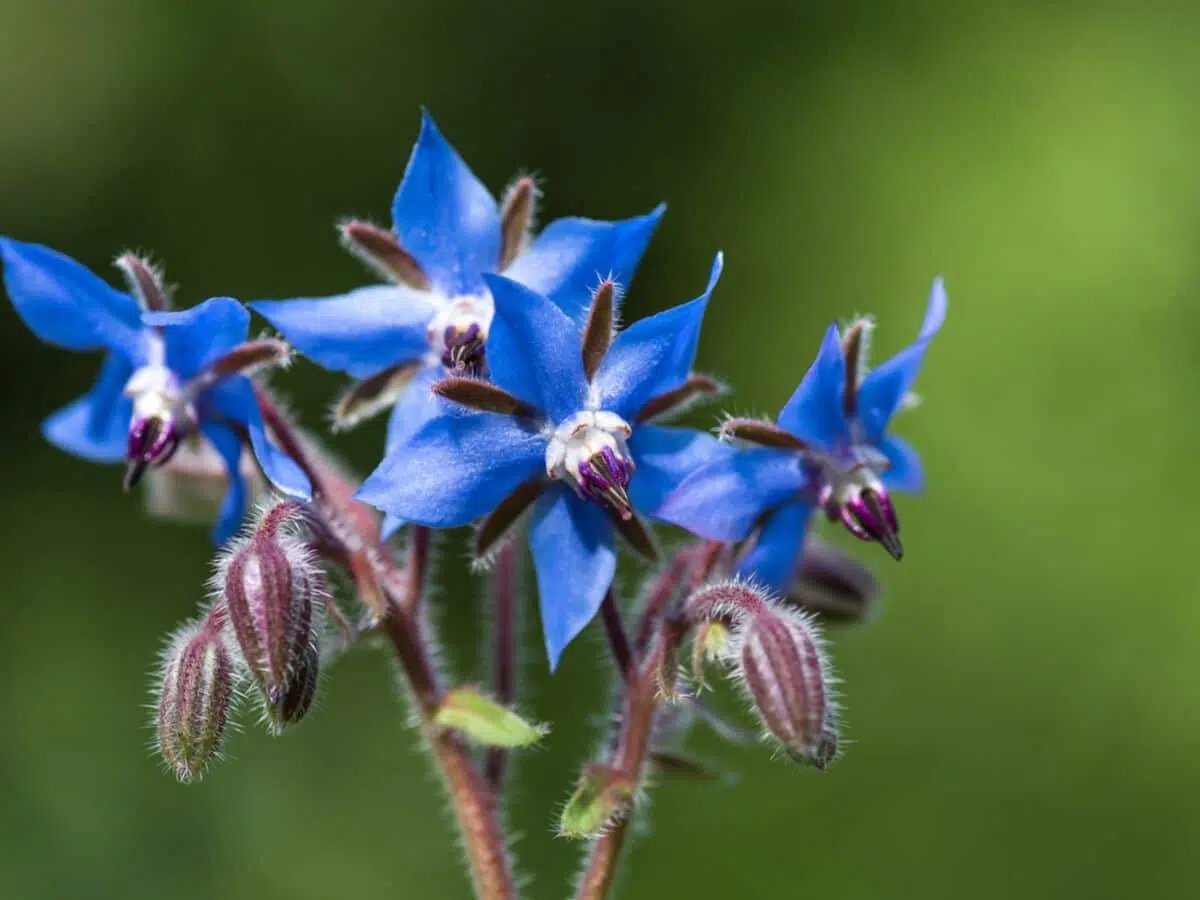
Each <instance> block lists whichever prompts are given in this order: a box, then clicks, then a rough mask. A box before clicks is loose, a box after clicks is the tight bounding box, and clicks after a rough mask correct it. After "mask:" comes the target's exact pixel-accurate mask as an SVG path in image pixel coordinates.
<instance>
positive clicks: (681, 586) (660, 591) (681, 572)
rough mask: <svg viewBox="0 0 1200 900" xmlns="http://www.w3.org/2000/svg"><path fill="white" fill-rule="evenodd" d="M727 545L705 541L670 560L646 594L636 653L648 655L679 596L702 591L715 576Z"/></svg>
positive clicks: (639, 624) (639, 621)
mask: <svg viewBox="0 0 1200 900" xmlns="http://www.w3.org/2000/svg"><path fill="white" fill-rule="evenodd" d="M724 548H725V544H723V543H721V542H720V541H705V542H704V543H703V544H699V545H693V546H690V547H685V548H684V549H683V550H680V551H679V552H678V553H676V554H675V556H674V557H673V558H672V559H671V561H670V563H668V564H667V567H666V568H665V569H664V570H663V571H662V574H661V575H659V576H658V578H657V579H655V581H654V583H653V584H652V585H651V586H650V590H649V591H648V592H647V594H646V603H645V605H644V606H643V607H642V613H641V618H640V619H639V620H638V631H637V652H638V654H639V655H641V654H643V653H645V652H646V649H647V648H648V647H649V646H650V641H651V639H652V638H653V637H654V632H655V629H656V628H657V627H658V624H659V621H660V620H661V619H662V617H663V615H665V614H666V613H667V611H668V610H669V609H670V608H671V605H672V602H673V601H675V600H676V599H678V598H679V596H680V594H681V593H683V594H690V593H691V592H692V591H694V590H696V588H698V587H700V585H702V584H703V583H704V581H705V579H707V578H708V576H709V575H711V574H712V571H713V568H714V567H715V566H716V564H717V560H718V559H720V556H721V551H722V550H723V549H724Z"/></svg>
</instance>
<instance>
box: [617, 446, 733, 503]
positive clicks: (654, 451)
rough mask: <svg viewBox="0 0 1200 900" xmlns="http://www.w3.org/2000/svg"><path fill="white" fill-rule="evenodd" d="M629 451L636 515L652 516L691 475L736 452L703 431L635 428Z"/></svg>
mask: <svg viewBox="0 0 1200 900" xmlns="http://www.w3.org/2000/svg"><path fill="white" fill-rule="evenodd" d="M629 452H630V454H631V455H632V456H633V461H634V462H635V463H636V464H637V470H636V471H635V472H634V473H633V480H632V481H631V482H630V483H629V496H630V498H631V499H632V500H633V506H634V508H635V509H636V510H637V511H638V512H640V513H643V514H644V515H647V516H654V515H657V513H658V509H659V507H660V506H662V504H663V501H664V500H666V498H667V495H668V494H670V493H671V492H672V491H673V490H675V488H677V487H678V486H679V484H680V482H682V481H683V480H684V479H685V478H687V477H688V476H689V475H690V474H691V473H693V472H695V471H696V470H697V469H700V468H702V467H703V466H705V465H707V464H710V463H716V462H718V461H719V460H722V459H725V458H727V457H729V456H732V455H733V454H734V452H735V451H734V449H733V447H732V446H730V445H729V444H726V443H722V442H721V441H718V440H717V439H716V438H715V437H713V436H712V435H711V434H707V433H705V432H703V431H694V430H693V429H690V428H667V427H664V426H661V425H638V426H636V427H635V428H634V429H633V436H632V437H631V438H630V440H629Z"/></svg>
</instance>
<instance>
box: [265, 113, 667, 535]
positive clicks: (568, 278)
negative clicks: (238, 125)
mask: <svg viewBox="0 0 1200 900" xmlns="http://www.w3.org/2000/svg"><path fill="white" fill-rule="evenodd" d="M535 200H536V191H535V189H534V186H533V182H532V181H531V180H529V179H522V180H521V181H519V182H518V183H517V185H516V186H515V188H514V190H513V191H511V192H510V195H509V197H508V198H507V200H506V202H505V204H504V206H503V209H502V208H501V207H500V206H498V205H497V203H496V201H495V199H494V198H493V197H492V195H491V193H489V192H488V190H487V188H486V187H484V185H483V184H482V183H481V182H480V181H479V179H477V178H476V177H475V175H474V173H472V172H471V170H470V169H469V168H468V167H467V165H466V163H465V162H463V160H462V159H461V157H459V155H458V154H457V153H456V152H455V150H454V148H453V147H451V146H450V144H449V143H448V142H447V141H446V139H445V138H444V137H442V134H441V132H440V131H438V128H437V126H436V125H435V124H434V122H433V119H432V118H430V116H429V115H428V114H427V113H426V114H424V115H423V119H422V123H421V133H420V136H419V137H418V139H417V143H416V146H415V147H414V148H413V152H412V156H411V157H410V159H409V161H408V167H407V169H406V170H405V172H404V178H403V180H402V181H401V182H400V188H399V190H398V191H397V193H396V198H395V201H394V203H393V206H392V218H393V222H394V232H386V231H383V230H381V229H377V228H373V227H372V226H368V225H365V224H364V223H358V222H352V223H348V224H346V225H344V226H343V237H344V238H345V240H346V243H347V244H348V246H349V248H350V249H351V250H352V251H353V252H355V253H356V254H357V255H359V256H362V257H363V258H364V259H365V260H366V261H368V262H369V263H370V264H371V265H372V267H373V268H375V269H376V270H377V271H379V272H380V273H381V274H383V275H384V276H386V277H388V278H390V279H391V280H392V281H394V282H396V283H393V284H387V285H381V286H375V287H365V288H359V289H358V290H353V291H350V292H349V293H347V294H341V295H338V296H333V297H323V298H307V299H295V300H283V301H260V302H256V303H251V304H250V306H251V307H252V308H253V309H254V310H255V311H257V312H259V313H260V314H262V315H263V316H265V317H266V319H267V320H268V321H270V322H271V324H272V325H274V326H275V327H276V328H278V329H279V331H280V332H282V333H283V335H284V336H285V337H286V338H287V339H288V341H289V342H290V343H291V344H292V345H293V346H295V347H296V349H298V350H299V351H300V352H301V353H303V354H305V355H306V356H308V357H309V358H311V359H312V360H313V361H315V362H316V363H317V364H318V365H321V366H323V367H324V368H327V369H331V370H333V371H340V372H346V373H347V374H349V375H351V376H352V377H354V378H357V379H362V382H361V384H360V385H358V386H356V388H354V389H352V394H354V396H355V402H354V403H352V404H350V405H348V406H347V407H346V409H345V415H344V416H343V417H342V420H343V424H346V425H349V424H353V423H354V422H355V421H357V420H360V419H362V418H365V417H366V416H368V415H371V414H373V413H375V412H378V411H381V410H383V409H385V408H386V407H387V406H389V405H391V404H392V403H395V404H396V407H395V409H394V411H393V413H392V417H391V420H390V423H389V432H388V440H387V446H389V447H391V446H395V445H396V444H397V443H399V442H402V441H403V440H404V438H405V437H406V436H407V435H409V434H412V433H413V432H414V431H416V430H417V429H418V428H420V427H421V425H422V424H424V422H425V421H427V420H428V419H429V418H430V417H431V416H433V415H435V414H436V412H437V409H438V403H437V401H436V398H434V397H433V396H432V395H431V394H430V391H429V387H430V385H432V384H433V382H434V381H436V380H437V379H438V378H441V377H442V376H443V375H445V374H446V372H447V371H450V372H454V371H458V372H468V373H472V374H484V373H485V372H486V368H487V360H486V357H485V356H484V348H485V344H486V340H487V336H488V331H489V328H490V325H491V321H492V300H491V297H490V296H489V293H488V285H487V281H486V278H485V276H487V275H489V274H493V273H500V272H502V273H503V274H504V275H505V276H506V277H507V278H509V279H512V280H514V281H517V282H519V283H521V284H523V285H525V286H526V287H528V288H531V289H532V290H534V291H536V292H538V293H540V294H544V295H546V296H548V297H549V298H550V299H551V300H554V301H555V302H556V303H558V304H559V305H560V306H561V307H562V308H563V309H564V311H565V312H566V313H567V314H568V315H570V316H574V317H576V318H578V317H579V316H581V315H582V314H583V312H584V309H583V307H584V306H585V305H586V299H587V297H588V296H590V291H591V289H592V288H594V287H595V286H596V285H597V283H599V281H600V280H601V279H602V278H604V277H609V276H611V277H612V278H613V279H615V280H616V281H618V282H620V283H622V284H627V283H628V282H629V280H630V279H631V278H632V276H633V272H634V269H635V268H636V267H637V264H638V262H639V260H640V259H641V257H642V253H643V252H644V251H645V249H646V245H647V243H648V242H649V240H650V237H651V235H652V234H653V233H654V229H655V227H656V226H657V225H658V221H659V218H660V217H661V216H662V212H663V207H662V206H660V207H658V208H657V209H655V210H654V211H653V212H651V213H649V214H647V215H645V216H640V217H638V218H634V219H628V220H625V221H621V222H599V221H593V220H590V219H581V218H565V219H559V220H557V221H555V222H552V223H551V224H550V225H549V226H547V227H546V228H545V229H544V230H543V231H542V232H541V234H539V235H538V236H537V238H536V239H534V240H532V241H530V237H529V226H530V223H531V220H532V217H533V205H534V201H535ZM395 524H396V523H395V522H390V523H387V525H388V526H389V527H387V528H386V530H391V529H392V528H393V527H394V526H395Z"/></svg>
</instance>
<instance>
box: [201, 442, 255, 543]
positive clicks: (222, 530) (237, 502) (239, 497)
mask: <svg viewBox="0 0 1200 900" xmlns="http://www.w3.org/2000/svg"><path fill="white" fill-rule="evenodd" d="M200 431H201V432H202V433H203V434H204V436H205V437H206V438H208V440H209V442H210V443H211V444H212V445H213V446H214V447H216V448H217V452H218V453H219V454H221V459H223V460H224V461H225V472H226V474H227V475H228V477H229V491H228V492H227V493H226V494H225V500H224V501H223V502H222V503H221V511H220V512H219V513H218V514H217V524H216V527H214V528H213V543H214V544H216V545H217V546H218V547H219V546H221V545H222V544H224V543H225V542H226V541H228V540H229V539H230V538H232V537H233V536H234V535H236V534H237V533H238V529H239V528H240V527H241V525H242V517H243V516H245V514H246V506H247V503H248V502H249V498H250V492H249V490H248V488H247V487H246V480H245V479H244V478H242V473H241V460H242V439H241V438H240V437H238V435H237V433H236V432H235V431H234V430H233V429H232V428H230V427H229V426H228V425H222V424H220V423H218V422H212V421H202V422H201V423H200Z"/></svg>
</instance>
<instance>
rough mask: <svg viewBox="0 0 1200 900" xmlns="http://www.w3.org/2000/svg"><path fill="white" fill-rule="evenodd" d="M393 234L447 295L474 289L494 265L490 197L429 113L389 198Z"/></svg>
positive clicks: (494, 217) (495, 227)
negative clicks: (392, 194) (396, 187)
mask: <svg viewBox="0 0 1200 900" xmlns="http://www.w3.org/2000/svg"><path fill="white" fill-rule="evenodd" d="M392 218H393V219H394V221H395V226H396V234H397V235H398V236H399V238H400V243H401V244H402V245H403V246H404V249H405V250H407V251H408V252H409V253H411V254H412V255H413V257H414V258H415V259H416V260H417V262H418V263H419V264H420V266H421V269H422V270H423V271H424V272H425V274H426V276H428V278H429V280H430V282H431V283H432V284H433V285H434V286H435V287H437V288H438V289H440V290H441V291H443V292H444V293H446V294H449V295H450V296H455V295H458V294H475V293H479V291H480V289H481V288H482V287H483V284H482V282H481V281H480V275H482V274H483V273H484V272H494V271H496V267H497V266H498V265H499V264H500V211H499V210H498V209H497V208H496V200H495V198H493V197H492V195H491V193H489V191H488V189H487V188H486V187H484V186H483V184H482V183H481V182H480V181H479V179H478V178H476V177H475V174H474V173H473V172H472V171H471V170H470V169H469V168H467V164H466V163H465V162H463V161H462V158H461V157H460V156H459V155H458V154H457V153H456V152H455V151H454V148H453V147H451V146H450V144H448V143H447V142H446V139H445V138H444V137H442V134H441V132H440V131H438V128H437V126H436V125H435V124H434V123H433V119H432V118H430V116H429V113H423V114H422V120H421V134H420V135H419V136H418V137H417V145H416V146H415V147H414V148H413V152H412V156H411V157H409V160H408V168H407V169H405V170H404V180H403V181H401V182H400V189H399V190H398V191H397V192H396V199H395V201H394V202H393V203H392Z"/></svg>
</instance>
